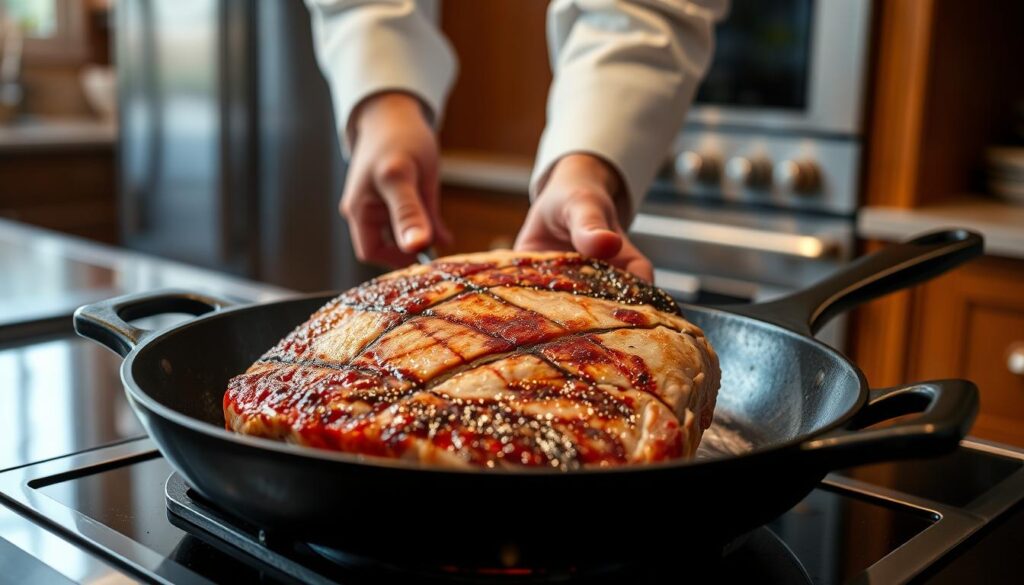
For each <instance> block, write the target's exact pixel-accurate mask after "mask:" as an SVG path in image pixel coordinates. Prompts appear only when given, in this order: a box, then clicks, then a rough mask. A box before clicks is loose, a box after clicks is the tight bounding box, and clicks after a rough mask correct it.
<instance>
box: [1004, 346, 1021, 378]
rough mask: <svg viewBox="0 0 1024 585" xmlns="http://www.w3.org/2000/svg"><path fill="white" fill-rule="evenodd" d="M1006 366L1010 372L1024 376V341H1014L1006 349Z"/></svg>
mask: <svg viewBox="0 0 1024 585" xmlns="http://www.w3.org/2000/svg"><path fill="white" fill-rule="evenodd" d="M1006 368H1007V369H1008V370H1010V373H1011V374H1017V375H1018V376H1024V341H1015V342H1013V343H1011V344H1010V349H1008V350H1007V351H1006Z"/></svg>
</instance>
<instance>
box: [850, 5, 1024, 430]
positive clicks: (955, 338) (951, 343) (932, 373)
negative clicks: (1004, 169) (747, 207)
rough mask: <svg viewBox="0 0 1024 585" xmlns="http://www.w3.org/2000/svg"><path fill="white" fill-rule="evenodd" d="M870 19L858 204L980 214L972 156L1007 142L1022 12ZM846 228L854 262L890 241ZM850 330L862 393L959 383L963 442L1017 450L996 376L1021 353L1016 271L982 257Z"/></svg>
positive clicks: (984, 9)
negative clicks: (967, 406)
mask: <svg viewBox="0 0 1024 585" xmlns="http://www.w3.org/2000/svg"><path fill="white" fill-rule="evenodd" d="M876 6H877V13H876V25H875V39H874V45H875V47H874V50H873V54H874V63H873V67H872V73H871V75H872V79H873V81H872V89H871V92H870V97H869V108H868V111H867V123H866V136H865V142H866V150H865V166H864V171H863V177H864V178H863V186H864V187H863V188H864V193H863V195H862V202H863V203H864V204H865V205H867V206H869V207H878V208H885V209H896V210H900V211H901V212H907V213H912V212H914V211H918V210H921V211H924V210H927V209H928V208H933V207H934V206H941V205H943V204H948V203H950V202H957V201H961V200H966V201H970V200H975V201H980V202H987V201H990V200H989V199H987V198H986V197H985V195H984V193H983V191H984V189H985V181H984V167H985V154H984V153H985V149H986V148H987V147H988V146H990V145H994V144H1000V143H1002V142H1003V141H1005V140H1006V139H1007V136H1008V134H1007V133H1008V131H1009V129H1010V127H1011V126H1012V124H1013V120H1014V119H1015V114H1014V112H1015V111H1016V108H1017V107H1018V106H1017V105H1016V104H1017V103H1019V102H1020V101H1021V100H1024V76H1021V75H1020V74H1019V70H1020V64H1019V61H1020V59H1019V55H1021V54H1022V51H1024V36H1022V35H1021V34H1020V24H1019V23H1020V22H1021V19H1022V18H1024V3H1021V2H1014V1H1009V0H1007V1H992V2H958V1H956V0H919V1H915V2H878V3H876ZM965 88H968V89H965ZM863 217H864V214H863V213H862V214H861V218H862V219H863ZM964 219H966V218H958V217H950V218H948V220H943V221H942V222H936V223H935V225H934V226H933V227H934V228H935V229H938V228H940V227H948V226H950V225H958V224H959V223H960V221H962V220H964ZM1003 221H1004V222H1005V223H1003V224H1001V225H1002V226H1003V229H1013V228H1014V226H1012V219H1009V218H1003ZM1006 224H1011V225H1010V228H1006V227H1005V225H1006ZM915 225H920V224H915ZM859 229H860V230H861V233H862V234H864V237H866V238H868V239H867V240H866V241H865V242H864V245H863V248H862V251H863V252H871V251H874V250H877V249H879V248H881V247H883V246H885V245H886V244H885V243H884V242H882V241H879V239H885V240H892V239H899V237H898V236H899V235H900V234H896V233H889V234H884V235H882V234H877V233H876V234H872V233H871V231H872V230H870V229H866V228H865V227H864V225H863V224H861V225H860V226H859ZM919 230H920V228H915V229H914V231H919ZM914 231H908V232H907V233H905V234H903V235H904V236H906V237H909V236H911V235H913V234H914ZM981 231H984V230H981ZM850 331H851V336H850V340H849V341H850V343H849V345H848V351H849V354H850V356H851V357H852V358H853V360H854V361H855V362H856V363H857V364H858V365H859V366H860V367H861V369H862V370H863V371H864V373H865V375H866V377H867V379H868V382H869V383H870V384H871V385H872V386H873V387H876V388H877V387H885V386H891V385H895V384H903V383H907V382H913V381H918V380H927V379H935V378H966V379H968V380H971V381H973V382H975V383H976V384H977V385H978V387H979V389H980V391H981V412H980V415H979V417H978V420H977V423H976V424H975V427H974V428H973V429H972V430H971V434H973V435H976V436H979V437H983V438H988V439H992V440H996V441H1000V442H1006V443H1011V444H1015V445H1019V446H1024V377H1021V376H1019V375H1015V374H1013V373H1011V372H1010V370H1009V368H1008V366H1007V359H1008V357H1009V356H1008V355H1007V354H1008V351H1010V347H1011V346H1013V344H1014V343H1017V342H1024V259H1020V258H1018V259H1011V258H1009V257H1003V256H986V257H983V258H980V259H977V260H974V261H972V262H970V263H968V264H967V265H965V266H963V267H960V268H958V269H956V270H954V271H952V272H950V273H949V274H947V275H944V276H942V277H940V278H937V279H935V280H933V281H929V282H927V283H925V284H923V285H922V286H919V287H916V288H915V289H913V290H910V291H901V292H899V293H896V294H892V295H888V296H886V297H884V298H882V299H878V300H876V301H873V302H871V303H868V304H866V305H865V306H863V307H861V308H859V309H858V310H856V311H854V313H853V315H852V319H851V326H850Z"/></svg>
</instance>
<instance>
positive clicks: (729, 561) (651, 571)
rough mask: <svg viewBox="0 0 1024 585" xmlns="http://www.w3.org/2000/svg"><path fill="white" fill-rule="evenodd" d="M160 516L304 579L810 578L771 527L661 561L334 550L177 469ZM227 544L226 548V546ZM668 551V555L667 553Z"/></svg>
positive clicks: (512, 551)
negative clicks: (226, 499)
mask: <svg viewBox="0 0 1024 585" xmlns="http://www.w3.org/2000/svg"><path fill="white" fill-rule="evenodd" d="M165 494H166V500H167V510H168V518H169V519H170V520H171V522H172V523H173V524H174V525H176V526H178V527H179V528H182V529H183V530H186V531H187V532H189V533H191V534H193V535H195V536H197V537H199V538H200V539H202V540H204V541H207V542H209V543H210V544H212V545H214V546H217V547H218V548H222V549H224V550H228V552H233V553H235V554H237V553H244V554H245V555H248V556H249V557H252V558H255V559H256V560H257V561H260V562H261V563H263V564H264V565H266V566H267V568H268V570H269V571H270V572H273V573H275V574H278V575H279V576H287V577H291V578H295V579H298V580H300V581H302V582H307V583H322V584H330V583H338V582H341V581H344V582H346V583H348V582H352V580H356V581H357V582H359V581H360V580H366V581H373V582H379V581H380V580H381V579H385V580H387V579H404V580H407V581H408V580H415V582H420V583H426V582H432V583H441V582H454V583H487V584H506V583H620V582H630V583H661V582H664V581H665V580H666V579H667V578H669V577H672V576H675V577H676V578H677V579H683V578H685V579H689V580H693V579H696V580H698V581H704V580H714V581H719V582H759V583H787V584H789V583H810V582H811V580H810V578H809V577H808V575H807V572H806V571H805V570H804V568H803V566H802V565H801V564H800V561H799V560H798V559H797V558H796V556H795V555H794V554H793V553H792V551H790V550H789V548H788V547H787V546H786V545H785V543H783V542H782V541H781V540H780V539H779V538H778V537H777V536H776V535H775V534H774V533H773V532H772V531H771V530H769V529H768V528H766V527H761V528H758V529H756V530H754V531H752V532H750V533H749V534H747V535H746V536H744V537H742V538H740V539H737V541H735V542H734V543H732V544H731V545H730V546H728V547H726V550H725V551H724V552H721V553H720V554H717V555H716V554H702V555H699V556H695V557H694V556H690V557H689V558H695V559H697V560H690V561H688V562H685V563H684V562H682V559H681V558H679V557H681V556H683V554H684V553H683V552H681V553H680V555H679V556H678V557H674V558H663V559H661V562H652V561H651V560H650V559H644V560H643V561H633V562H623V561H600V562H596V563H586V564H573V563H550V562H545V563H542V564H534V563H531V562H529V560H528V559H524V558H523V556H522V555H521V551H520V550H519V549H518V548H517V547H514V546H511V545H508V546H505V547H503V548H502V549H501V550H498V551H495V553H494V554H493V555H492V556H491V557H490V558H480V559H476V560H474V561H472V562H465V561H459V562H445V561H439V562H408V561H403V560H395V559H389V558H387V556H386V555H379V556H375V555H368V554H364V553H355V552H352V551H342V550H338V549H335V548H330V547H325V546H320V545H315V544H306V543H296V542H292V541H288V540H282V541H280V542H279V541H277V540H275V539H274V538H273V537H272V535H268V534H267V533H266V532H264V531H263V530H260V529H258V528H256V527H254V526H252V525H250V524H248V523H247V522H245V521H242V520H238V519H235V518H232V517H230V516H229V515H227V514H225V513H223V512H221V511H219V510H217V509H216V508H215V507H214V506H212V505H211V504H209V503H207V502H205V501H204V500H202V499H201V498H200V497H199V496H198V495H197V494H195V493H194V492H193V491H192V490H191V488H189V487H188V485H187V484H186V483H185V481H184V480H183V479H182V478H181V476H180V475H178V474H177V473H172V474H171V476H170V477H169V478H168V479H167V483H166V486H165ZM229 549H230V550H229ZM670 556H671V555H670Z"/></svg>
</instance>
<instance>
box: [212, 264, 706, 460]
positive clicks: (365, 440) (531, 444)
mask: <svg viewBox="0 0 1024 585" xmlns="http://www.w3.org/2000/svg"><path fill="white" fill-rule="evenodd" d="M719 379H720V370H719V367H718V358H717V357H716V355H715V352H714V350H713V349H712V348H711V346H710V344H709V343H708V341H707V340H706V339H705V338H704V334H703V332H702V331H701V330H700V329H699V328H698V327H696V326H695V325H693V324H691V323H689V322H688V321H686V320H685V319H683V317H682V316H681V314H680V312H679V308H678V307H677V306H676V304H675V302H674V301H672V299H671V298H670V297H669V296H668V295H666V294H665V293H664V292H662V291H660V290H659V289H657V288H654V287H652V286H650V285H648V284H647V283H645V282H643V281H641V280H639V279H637V278H635V277H633V276H632V275H630V274H628V273H626V272H623V271H621V270H619V269H616V268H613V267H610V266H608V265H607V264H605V263H603V262H599V261H596V260H591V259H587V258H584V257H581V256H579V255H578V254H570V253H518V252H509V251H497V252H488V253H480V254H469V255H462V256H450V257H447V258H441V259H438V260H435V261H434V262H432V263H430V264H427V265H416V266H411V267H409V268H406V269H404V270H399V271H396V272H392V273H390V274H386V275H384V276H381V277H379V278H376V279H374V280H372V281H370V282H368V283H366V284H364V285H362V286H358V287H356V288H353V289H351V290H349V291H347V292H345V293H343V294H342V295H340V296H338V297H337V298H335V299H334V300H332V301H330V302H329V303H327V304H326V305H324V306H323V307H322V308H320V309H319V310H318V311H316V312H315V313H314V314H313V315H312V316H311V317H310V318H309V320H308V321H306V322H305V323H303V324H302V325H299V326H298V328H296V329H295V330H294V331H293V332H292V333H291V334H289V335H288V336H287V337H286V338H284V339H283V340H281V341H280V343H278V344H277V345H276V346H274V347H273V348H271V349H270V350H269V351H268V352H267V353H266V354H264V355H263V356H262V357H261V358H260V359H259V360H258V361H257V362H256V363H254V364H253V365H252V367H250V368H249V369H248V370H247V371H246V372H245V373H244V374H241V375H239V376H236V377H234V378H232V379H231V381H230V382H229V384H228V389H227V392H226V393H225V395H224V415H225V419H226V423H227V428H228V429H231V430H234V431H237V432H239V433H244V434H248V435H255V436H260V437H267V438H272V439H278V440H284V441H289V442H293V443H298V444H302V445H308V446H312V447H320V448H325V449H333V450H338V451H346V452H350V453H357V454H363V455H377V456H384V457H395V458H404V459H412V460H418V461H422V462H426V463H432V464H438V465H446V466H457V467H466V466H480V467H515V466H530V467H537V466H546V467H555V468H561V469H575V468H579V467H583V466H610V465H621V464H627V463H638V462H652V461H663V460H667V459H672V458H679V457H688V456H692V455H693V453H694V451H696V449H697V445H698V444H699V442H700V438H701V435H702V433H703V432H704V430H705V429H706V428H707V427H708V426H709V425H710V424H711V417H712V414H713V411H714V406H715V398H716V396H717V393H718V385H719Z"/></svg>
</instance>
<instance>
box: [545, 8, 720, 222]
mask: <svg viewBox="0 0 1024 585" xmlns="http://www.w3.org/2000/svg"><path fill="white" fill-rule="evenodd" d="M727 9H728V0H699V1H698V0H554V1H553V2H552V3H551V4H550V6H549V7H548V25H547V26H548V31H547V34H548V46H549V51H550V54H551V66H552V69H554V72H555V78H554V82H553V83H552V85H551V91H550V93H549V95H548V106H547V118H548V119H547V126H546V127H545V129H544V134H543V135H542V137H541V141H540V147H539V150H538V153H537V161H536V164H535V165H534V171H533V177H532V179H531V181H530V195H531V197H535V196H536V195H537V193H538V192H539V190H540V188H541V187H542V186H543V184H544V181H545V180H546V179H547V175H548V173H549V172H550V170H551V166H552V165H553V164H554V163H555V162H557V161H558V159H559V158H561V157H563V156H565V155H566V154H570V153H573V152H585V153H590V154H594V155H597V156H600V157H601V158H603V159H605V160H606V161H608V162H609V163H611V164H612V165H613V166H614V167H615V168H616V169H617V170H618V172H619V174H620V175H621V177H622V179H623V182H624V187H625V189H626V191H627V193H628V195H629V198H630V201H631V204H632V211H633V213H635V212H636V208H637V207H638V205H639V203H640V201H641V200H642V199H643V196H644V194H645V192H646V191H647V189H648V187H649V186H650V183H651V181H652V180H653V179H654V175H655V173H656V172H657V170H658V168H659V167H660V166H661V165H662V163H663V162H664V159H665V155H666V153H667V152H668V149H669V147H670V145H671V143H672V141H673V139H674V137H675V136H676V134H677V133H678V132H679V129H680V128H681V127H682V124H683V119H684V118H685V116H686V111H687V109H688V108H689V105H690V101H691V100H692V99H693V94H694V92H695V90H696V87H697V83H698V82H699V81H700V78H701V76H703V74H704V71H705V69H706V68H707V65H708V62H709V60H710V57H711V52H712V49H713V25H714V22H715V20H717V19H719V18H721V17H722V16H723V15H724V13H725V12H726V10H727ZM628 220H629V218H623V222H624V223H626V224H628V223H629V221H628Z"/></svg>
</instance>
